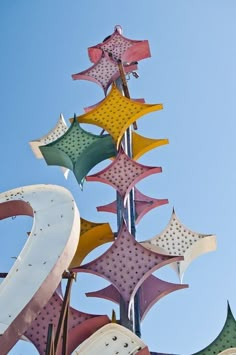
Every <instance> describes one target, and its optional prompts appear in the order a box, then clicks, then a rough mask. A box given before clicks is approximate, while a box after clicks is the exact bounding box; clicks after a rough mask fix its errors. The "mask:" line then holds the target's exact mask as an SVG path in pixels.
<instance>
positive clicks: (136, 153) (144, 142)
mask: <svg viewBox="0 0 236 355" xmlns="http://www.w3.org/2000/svg"><path fill="white" fill-rule="evenodd" d="M168 143H169V140H168V139H153V138H147V137H144V136H141V135H139V134H138V133H136V132H134V131H133V132H132V150H133V159H134V160H138V159H139V158H140V157H141V156H142V155H143V154H145V153H147V152H149V151H150V150H151V149H154V148H157V147H160V146H161V145H164V144H168Z"/></svg>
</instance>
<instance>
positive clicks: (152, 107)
mask: <svg viewBox="0 0 236 355" xmlns="http://www.w3.org/2000/svg"><path fill="white" fill-rule="evenodd" d="M162 108H163V106H162V104H144V103H140V102H137V101H134V100H131V99H128V98H127V97H125V96H123V95H122V94H121V93H120V91H119V90H118V89H117V88H116V86H115V84H113V85H112V89H111V91H110V92H109V94H108V95H107V97H106V98H105V99H104V100H103V101H102V102H101V103H100V104H99V105H98V106H97V107H96V108H95V109H93V110H91V111H89V112H87V113H85V114H83V115H81V116H78V117H76V119H77V120H78V122H81V123H88V124H94V125H97V126H99V127H101V128H103V129H105V130H106V131H107V132H109V133H110V135H111V136H112V137H113V139H114V140H115V142H116V144H117V147H118V146H119V143H120V141H121V139H122V136H123V134H124V133H125V131H126V129H127V128H128V127H129V126H130V125H131V124H132V123H133V122H135V121H136V120H137V119H138V118H139V117H141V116H143V115H145V114H147V113H150V112H153V111H157V110H161V109H162Z"/></svg>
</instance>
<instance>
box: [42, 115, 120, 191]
mask: <svg viewBox="0 0 236 355" xmlns="http://www.w3.org/2000/svg"><path fill="white" fill-rule="evenodd" d="M40 150H41V152H42V155H43V157H44V159H45V160H46V162H47V164H48V165H60V166H63V167H65V168H67V169H70V170H72V171H73V173H74V175H75V177H76V179H77V181H78V183H79V184H80V185H82V184H83V179H84V177H85V176H86V175H87V173H88V172H89V171H90V170H91V169H92V168H93V167H94V166H95V165H96V164H98V163H99V162H101V161H103V160H105V159H108V158H111V157H113V156H114V155H115V154H116V149H115V145H114V142H113V139H112V137H111V136H110V135H108V134H106V135H102V136H101V135H95V134H92V133H89V132H87V131H85V130H84V129H82V128H81V127H80V125H79V123H78V122H77V121H76V120H74V121H73V122H72V124H71V126H70V128H69V129H68V131H67V132H66V133H65V134H64V135H63V136H61V137H60V138H59V139H57V140H56V141H54V142H52V143H49V144H47V145H46V146H42V147H40Z"/></svg>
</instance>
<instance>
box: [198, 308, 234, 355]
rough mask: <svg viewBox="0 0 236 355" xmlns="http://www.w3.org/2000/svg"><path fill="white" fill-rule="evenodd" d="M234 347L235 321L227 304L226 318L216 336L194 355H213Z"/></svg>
mask: <svg viewBox="0 0 236 355" xmlns="http://www.w3.org/2000/svg"><path fill="white" fill-rule="evenodd" d="M235 347H236V321H235V319H234V316H233V314H232V312H231V309H230V306H229V305H228V312H227V318H226V321H225V324H224V327H223V329H222V330H221V332H220V334H219V335H218V337H217V338H216V339H215V340H214V341H213V342H212V343H211V344H210V345H208V346H207V347H206V348H205V349H203V350H201V351H199V352H197V353H195V354H194V355H215V354H219V353H221V352H222V351H224V350H227V349H230V348H235Z"/></svg>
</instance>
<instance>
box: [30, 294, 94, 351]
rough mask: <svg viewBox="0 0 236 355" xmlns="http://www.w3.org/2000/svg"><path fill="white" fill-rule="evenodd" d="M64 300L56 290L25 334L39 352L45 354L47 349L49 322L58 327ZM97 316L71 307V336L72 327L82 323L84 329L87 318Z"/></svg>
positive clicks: (69, 326) (69, 327) (69, 325)
mask: <svg viewBox="0 0 236 355" xmlns="http://www.w3.org/2000/svg"><path fill="white" fill-rule="evenodd" d="M62 302H63V299H62V298H61V297H60V296H59V295H58V293H57V292H55V293H54V294H53V296H52V297H51V299H50V300H49V302H48V304H47V305H46V306H45V307H43V309H42V310H41V312H40V313H39V314H38V316H37V318H35V320H34V321H33V322H32V323H31V326H30V327H29V328H28V330H27V331H26V332H25V334H24V335H25V336H26V337H27V338H28V339H29V340H30V341H31V342H32V343H33V344H34V345H35V347H36V348H37V350H38V351H39V354H42V355H43V354H45V351H46V343H47V332H48V324H50V323H52V324H53V325H54V330H55V329H56V328H57V324H58V320H59V317H60V311H61V308H62ZM95 317H98V316H97V315H93V314H88V313H83V312H80V311H78V310H75V309H74V308H72V307H70V310H69V321H68V330H69V337H70V331H71V330H72V329H74V328H75V327H77V326H78V325H81V329H82V327H83V324H85V322H86V321H87V320H89V319H91V318H95ZM78 345H79V344H78Z"/></svg>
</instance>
